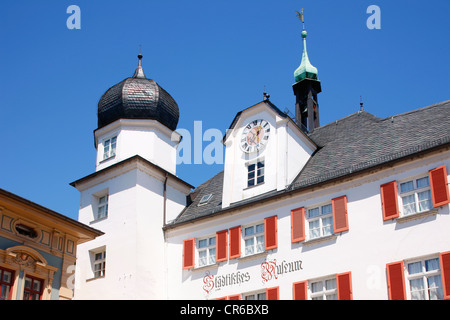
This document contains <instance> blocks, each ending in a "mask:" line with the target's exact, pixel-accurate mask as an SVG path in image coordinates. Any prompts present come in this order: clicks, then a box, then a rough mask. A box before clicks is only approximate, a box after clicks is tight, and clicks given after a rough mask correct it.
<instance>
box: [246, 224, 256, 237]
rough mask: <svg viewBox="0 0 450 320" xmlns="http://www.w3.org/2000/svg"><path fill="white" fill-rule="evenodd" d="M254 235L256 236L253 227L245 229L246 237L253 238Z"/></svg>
mask: <svg viewBox="0 0 450 320" xmlns="http://www.w3.org/2000/svg"><path fill="white" fill-rule="evenodd" d="M252 234H254V228H253V226H252V227H247V228H245V229H244V235H245V236H251V235H252Z"/></svg>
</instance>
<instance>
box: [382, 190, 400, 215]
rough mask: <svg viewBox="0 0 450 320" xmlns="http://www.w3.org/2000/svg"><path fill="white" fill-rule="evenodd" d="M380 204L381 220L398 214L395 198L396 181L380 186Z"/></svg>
mask: <svg viewBox="0 0 450 320" xmlns="http://www.w3.org/2000/svg"><path fill="white" fill-rule="evenodd" d="M381 206H382V208H383V220H384V221H386V220H390V219H394V218H397V217H398V216H399V211H398V199H397V181H392V182H389V183H386V184H383V185H382V186H381Z"/></svg>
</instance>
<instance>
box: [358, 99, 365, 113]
mask: <svg viewBox="0 0 450 320" xmlns="http://www.w3.org/2000/svg"><path fill="white" fill-rule="evenodd" d="M359 111H364V107H363V101H362V96H359Z"/></svg>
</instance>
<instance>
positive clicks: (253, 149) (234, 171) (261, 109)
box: [222, 95, 317, 208]
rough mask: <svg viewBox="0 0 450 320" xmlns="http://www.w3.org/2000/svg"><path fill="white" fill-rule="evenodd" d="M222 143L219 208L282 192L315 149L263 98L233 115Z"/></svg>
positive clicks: (289, 119)
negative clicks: (223, 156) (221, 187)
mask: <svg viewBox="0 0 450 320" xmlns="http://www.w3.org/2000/svg"><path fill="white" fill-rule="evenodd" d="M223 143H224V145H225V164H224V175H223V176H224V178H223V194H222V208H226V207H228V206H231V205H233V204H235V203H239V202H241V201H245V200H246V199H249V198H252V197H256V196H258V195H262V194H267V193H271V192H277V191H280V190H283V189H285V188H286V186H287V185H289V184H290V183H291V182H292V181H293V179H294V178H295V177H296V176H297V175H298V174H299V172H300V170H301V168H303V166H304V165H305V164H306V162H307V161H308V159H309V157H310V156H311V154H312V153H313V152H314V150H316V148H317V146H316V145H315V144H314V143H313V142H312V141H311V140H310V139H309V137H308V136H307V135H306V134H305V132H303V131H302V130H301V129H300V128H299V126H298V125H297V124H296V123H295V122H294V120H293V119H291V118H290V117H289V116H288V115H287V114H285V113H284V112H282V111H281V110H280V109H279V108H278V107H277V106H275V105H274V104H273V103H272V102H271V101H269V99H268V97H267V96H266V95H265V98H264V100H263V101H261V102H259V103H257V104H255V105H253V106H251V107H249V108H247V109H244V110H242V111H240V112H239V113H238V114H237V115H236V117H235V118H234V120H233V122H232V123H231V126H230V128H229V129H228V130H227V133H226V135H225V137H224V139H223Z"/></svg>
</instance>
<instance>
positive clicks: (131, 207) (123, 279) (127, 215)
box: [75, 169, 186, 299]
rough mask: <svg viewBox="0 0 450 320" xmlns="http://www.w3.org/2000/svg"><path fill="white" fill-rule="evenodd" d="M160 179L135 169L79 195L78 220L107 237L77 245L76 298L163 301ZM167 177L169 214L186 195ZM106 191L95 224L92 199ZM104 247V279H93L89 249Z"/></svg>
mask: <svg viewBox="0 0 450 320" xmlns="http://www.w3.org/2000/svg"><path fill="white" fill-rule="evenodd" d="M163 184H164V181H163V180H162V177H159V176H158V177H155V176H153V175H151V174H149V173H147V172H144V171H142V170H139V169H133V170H130V171H128V172H125V173H122V174H120V175H118V176H117V177H114V178H112V179H108V180H106V181H105V182H101V183H98V184H97V185H95V186H92V187H90V188H88V189H86V190H84V191H82V192H81V207H80V213H79V221H82V222H83V223H86V224H88V225H91V226H92V227H94V228H97V229H99V230H101V231H103V232H104V233H105V235H103V236H101V237H98V238H97V239H95V240H93V241H90V242H87V243H85V244H83V245H80V246H79V247H78V251H77V252H78V261H77V270H76V272H77V273H76V274H77V277H76V290H75V299H164V298H165V297H166V295H167V294H166V290H167V285H166V277H167V272H166V259H165V241H164V233H163V231H162V226H163V205H164V198H163ZM170 184H174V182H173V181H172V180H170V179H169V181H168V186H167V202H166V208H167V216H168V217H175V216H177V215H178V214H179V213H180V212H181V210H182V209H183V208H184V207H185V205H186V195H185V194H184V193H183V192H182V191H180V190H179V187H178V188H176V187H175V185H173V186H171V185H170ZM102 191H108V193H109V202H108V208H109V209H108V217H107V218H105V219H102V220H99V221H96V222H93V210H94V208H95V207H96V204H95V201H96V200H95V196H94V195H96V194H98V193H99V192H102ZM103 246H106V276H105V278H100V279H95V280H90V281H86V280H88V279H90V278H92V276H93V275H92V271H90V270H91V265H92V264H91V261H90V257H89V251H90V250H93V249H95V248H99V247H103Z"/></svg>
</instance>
